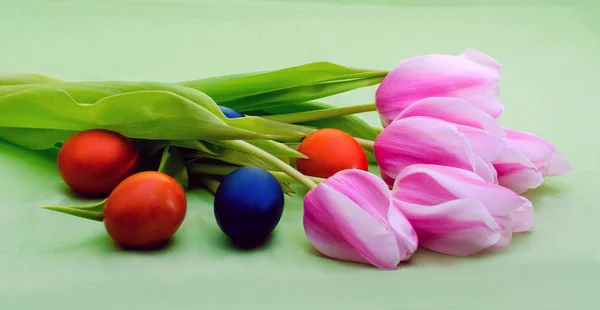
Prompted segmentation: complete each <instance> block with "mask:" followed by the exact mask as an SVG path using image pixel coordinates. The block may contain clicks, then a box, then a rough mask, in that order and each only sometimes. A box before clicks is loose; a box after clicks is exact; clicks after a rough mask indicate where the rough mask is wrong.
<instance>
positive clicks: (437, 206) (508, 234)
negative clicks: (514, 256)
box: [392, 165, 533, 256]
mask: <svg viewBox="0 0 600 310" xmlns="http://www.w3.org/2000/svg"><path fill="white" fill-rule="evenodd" d="M392 197H393V200H394V205H395V206H396V207H398V208H399V209H400V210H401V211H402V213H403V214H404V215H405V216H406V218H407V219H408V220H409V222H410V223H411V224H412V225H413V227H414V229H415V231H416V233H417V236H418V238H419V244H420V246H422V247H424V248H427V249H430V250H432V251H436V252H440V253H444V254H450V255H456V256H468V255H472V254H474V253H477V252H479V251H481V250H484V249H487V248H502V247H505V246H506V245H508V244H509V243H510V241H511V239H512V233H513V232H521V231H527V230H530V229H532V228H533V218H532V211H533V208H532V205H531V202H530V201H529V200H527V199H526V198H524V197H521V196H519V195H518V194H516V193H514V192H513V191H511V190H509V189H507V188H504V187H502V186H499V185H496V184H492V183H489V182H485V181H484V180H483V179H481V178H480V177H479V176H478V175H476V174H475V173H472V172H470V171H467V170H464V169H458V168H454V167H445V166H437V165H413V166H409V167H407V168H405V169H404V170H402V172H401V173H400V174H399V175H398V177H397V179H396V182H395V184H394V187H393V189H392Z"/></svg>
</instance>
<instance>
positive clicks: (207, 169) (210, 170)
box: [188, 163, 324, 183]
mask: <svg viewBox="0 0 600 310" xmlns="http://www.w3.org/2000/svg"><path fill="white" fill-rule="evenodd" d="M238 168H239V167H235V166H223V165H211V164H201V163H192V164H190V165H188V171H189V172H190V173H204V174H212V175H228V174H230V173H232V172H233V171H235V170H236V169H238ZM268 171H269V173H270V174H272V175H273V176H274V177H275V178H276V179H277V180H279V181H280V182H284V183H298V180H296V179H294V178H292V177H290V176H289V175H287V174H285V173H283V172H281V171H272V170H268ZM307 178H309V179H311V180H312V181H313V182H315V183H321V182H323V181H324V179H322V178H317V177H310V176H307Z"/></svg>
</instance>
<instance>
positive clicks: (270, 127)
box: [225, 116, 314, 139]
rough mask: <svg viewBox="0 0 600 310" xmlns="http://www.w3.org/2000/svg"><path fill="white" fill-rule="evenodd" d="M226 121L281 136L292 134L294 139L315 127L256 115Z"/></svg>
mask: <svg viewBox="0 0 600 310" xmlns="http://www.w3.org/2000/svg"><path fill="white" fill-rule="evenodd" d="M225 122H226V123H227V124H229V125H231V126H233V127H236V128H241V129H246V130H250V131H253V132H258V133H262V134H270V135H275V136H281V137H283V136H291V137H293V138H292V139H300V138H303V137H304V136H306V135H307V134H309V133H311V132H313V131H314V130H313V129H310V128H307V127H305V126H299V125H294V124H286V123H281V122H276V121H272V120H268V119H264V118H261V117H256V116H246V117H239V118H232V119H226V120H225Z"/></svg>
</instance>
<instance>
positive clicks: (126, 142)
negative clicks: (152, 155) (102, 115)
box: [57, 129, 139, 195]
mask: <svg viewBox="0 0 600 310" xmlns="http://www.w3.org/2000/svg"><path fill="white" fill-rule="evenodd" d="M138 157H139V151H138V149H137V148H136V146H135V145H134V144H133V142H132V141H131V140H130V139H128V138H127V137H125V136H123V135H121V134H119V133H116V132H111V131H107V130H97V129H94V130H87V131H82V132H79V133H77V134H75V135H73V136H72V137H71V138H69V139H68V140H67V141H66V142H65V143H64V144H63V146H62V147H61V148H60V150H59V152H58V159H57V168H58V172H59V173H60V175H61V177H62V179H63V180H64V181H65V183H67V185H69V187H71V188H72V189H73V190H74V191H76V192H78V193H80V194H84V195H108V194H109V193H110V192H111V191H112V190H113V189H114V188H115V187H116V186H117V185H118V184H119V183H120V182H121V181H122V180H124V179H125V178H126V177H128V176H130V175H132V174H133V173H135V172H136V171H137V168H138V165H139V163H138V160H139V159H138Z"/></svg>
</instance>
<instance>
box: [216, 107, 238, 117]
mask: <svg viewBox="0 0 600 310" xmlns="http://www.w3.org/2000/svg"><path fill="white" fill-rule="evenodd" d="M219 109H221V112H223V114H225V117H227V118H238V117H244V114H242V113H240V112H238V111H236V110H234V109H232V108H228V107H224V106H219Z"/></svg>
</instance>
